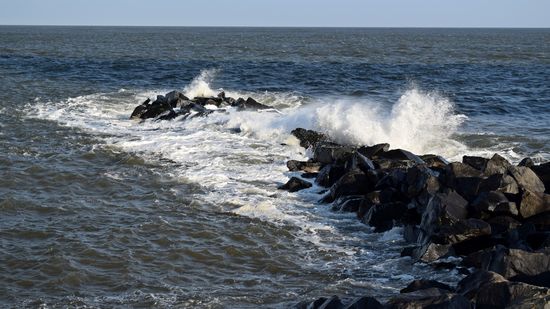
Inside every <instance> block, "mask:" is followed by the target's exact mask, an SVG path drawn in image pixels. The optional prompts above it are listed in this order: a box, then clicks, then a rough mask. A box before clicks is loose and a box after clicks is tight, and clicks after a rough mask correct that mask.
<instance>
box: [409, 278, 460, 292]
mask: <svg viewBox="0 0 550 309" xmlns="http://www.w3.org/2000/svg"><path fill="white" fill-rule="evenodd" d="M430 288H437V289H440V290H445V291H449V292H453V291H454V289H453V288H451V287H450V286H449V285H447V284H444V283H441V282H438V281H435V280H426V279H420V280H414V281H413V282H411V283H409V285H407V287H406V288H404V289H401V291H400V293H410V292H415V291H419V290H425V289H430Z"/></svg>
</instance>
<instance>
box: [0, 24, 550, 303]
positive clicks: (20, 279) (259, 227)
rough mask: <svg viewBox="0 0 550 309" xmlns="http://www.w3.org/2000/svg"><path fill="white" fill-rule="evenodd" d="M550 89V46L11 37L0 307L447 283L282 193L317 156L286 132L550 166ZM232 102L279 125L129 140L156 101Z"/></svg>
mask: <svg viewBox="0 0 550 309" xmlns="http://www.w3.org/2000/svg"><path fill="white" fill-rule="evenodd" d="M549 76H550V31H549V30H537V29H530V30H514V29H508V30H499V29H490V30H480V29H469V30H458V29H268V28H263V29H262V28H108V27H97V28H93V27H92V28H85V27H78V28H71V27H0V171H1V177H0V278H1V280H0V306H2V307H3V306H7V307H10V306H13V307H22V306H28V307H39V306H43V307H44V306H45V307H48V308H49V307H63V306H91V307H95V306H97V307H99V306H101V307H127V306H134V307H168V306H180V307H207V308H225V307H245V308H246V307H249V308H256V307H258V306H265V307H287V306H289V305H292V304H294V303H296V302H297V301H299V300H303V299H308V298H316V297H319V296H326V295H332V294H339V295H347V296H348V297H353V296H356V295H371V296H375V297H379V298H382V299H384V298H387V297H390V296H391V295H394V294H395V293H398V290H399V289H400V288H402V287H403V286H404V285H405V284H407V283H408V282H409V281H410V280H412V279H413V278H420V277H433V278H437V279H439V280H442V281H446V282H451V283H452V282H454V281H456V280H458V278H459V277H458V275H457V274H456V273H453V272H447V271H435V270H433V269H432V268H430V267H427V266H423V265H411V263H410V260H409V259H408V258H400V257H399V252H400V249H401V247H402V245H403V243H402V241H401V239H400V238H401V236H400V232H401V231H400V230H399V229H394V230H391V231H389V232H386V233H384V234H373V233H371V232H370V229H369V228H368V227H367V226H365V225H362V224H360V223H359V222H358V221H357V220H356V219H355V218H354V216H353V215H349V214H340V213H332V212H330V211H329V208H330V207H329V206H327V205H318V204H316V203H315V201H316V200H317V199H318V196H317V195H316V192H318V191H319V190H320V188H315V187H314V188H312V189H309V190H307V191H305V192H302V193H299V194H290V193H286V192H281V191H278V190H276V187H277V185H278V184H280V183H283V182H285V181H286V180H287V179H288V177H289V176H290V173H288V172H287V171H286V166H285V162H286V160H288V159H291V158H292V159H300V158H304V156H305V154H304V151H303V149H300V148H299V147H298V146H296V143H295V141H294V140H293V139H292V138H290V136H289V135H288V132H289V131H290V130H291V129H293V128H295V127H298V126H300V127H307V128H312V129H317V130H322V131H324V132H327V133H329V134H330V135H332V136H333V137H334V138H335V139H337V140H339V141H342V142H347V143H357V144H364V143H367V144H371V143H376V142H389V143H391V144H392V146H394V147H403V148H406V149H410V150H413V151H415V152H418V153H428V152H435V153H439V154H443V155H445V156H447V157H448V158H451V159H459V158H460V157H461V156H462V155H463V154H481V155H489V154H491V153H493V152H499V153H501V154H503V155H505V156H506V157H508V158H509V159H510V160H512V161H518V160H519V159H521V158H522V157H524V156H531V157H533V158H535V160H538V161H542V160H549V159H550V145H549V143H548V142H549V139H550V138H549V137H550V120H549V119H550V80H549V79H550V77H549ZM220 88H223V89H224V90H225V91H226V93H227V94H228V95H230V96H233V97H238V96H252V97H254V98H256V99H257V100H259V101H260V102H263V103H266V104H268V105H271V106H273V107H274V108H276V109H277V110H278V112H236V111H233V110H229V111H228V113H217V114H214V115H212V116H210V117H208V118H201V119H193V120H191V121H186V122H182V121H177V120H176V121H172V122H152V121H148V122H146V123H142V124H140V123H137V122H134V121H130V120H128V115H129V114H130V113H131V111H132V109H133V107H134V106H135V105H137V104H138V103H140V102H141V101H143V100H144V99H145V98H146V97H148V96H153V95H156V94H161V93H165V92H168V91H170V90H173V89H179V90H182V91H184V92H185V93H187V94H188V95H190V96H193V95H200V94H204V95H209V94H216V93H217V91H218V90H219V89H220ZM237 128H238V129H240V130H235V129H237ZM239 131H240V133H236V132H239Z"/></svg>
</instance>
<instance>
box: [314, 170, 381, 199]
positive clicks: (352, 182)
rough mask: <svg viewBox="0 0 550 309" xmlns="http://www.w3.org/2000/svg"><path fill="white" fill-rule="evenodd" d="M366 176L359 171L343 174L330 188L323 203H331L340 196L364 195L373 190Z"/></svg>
mask: <svg viewBox="0 0 550 309" xmlns="http://www.w3.org/2000/svg"><path fill="white" fill-rule="evenodd" d="M373 187H374V185H372V184H370V183H369V181H368V178H367V176H366V175H365V173H363V172H362V171H360V170H352V171H349V172H347V173H346V174H344V176H342V177H341V178H340V179H339V180H338V181H337V182H336V183H335V184H334V185H332V187H331V188H330V192H329V194H328V195H327V196H325V198H323V201H324V202H329V203H330V202H332V201H334V200H335V199H337V198H339V197H340V196H344V195H358V194H366V193H368V192H370V191H372V190H373Z"/></svg>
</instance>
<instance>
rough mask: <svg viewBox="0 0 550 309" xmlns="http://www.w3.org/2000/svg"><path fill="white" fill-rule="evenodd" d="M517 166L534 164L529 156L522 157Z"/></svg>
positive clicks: (531, 165)
mask: <svg viewBox="0 0 550 309" xmlns="http://www.w3.org/2000/svg"><path fill="white" fill-rule="evenodd" d="M518 166H525V167H529V168H531V167H533V166H535V162H533V159H531V158H523V160H521V161H520V162H519V163H518Z"/></svg>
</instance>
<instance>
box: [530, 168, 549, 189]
mask: <svg viewBox="0 0 550 309" xmlns="http://www.w3.org/2000/svg"><path fill="white" fill-rule="evenodd" d="M531 169H532V170H533V172H535V174H537V176H539V179H540V180H541V181H542V183H543V184H544V187H545V188H546V191H545V192H546V193H550V162H546V163H544V164H540V165H535V166H533V167H531Z"/></svg>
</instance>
